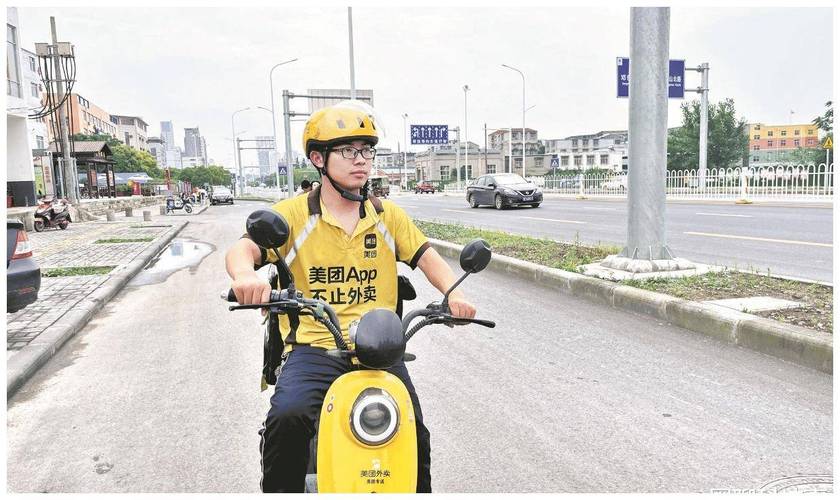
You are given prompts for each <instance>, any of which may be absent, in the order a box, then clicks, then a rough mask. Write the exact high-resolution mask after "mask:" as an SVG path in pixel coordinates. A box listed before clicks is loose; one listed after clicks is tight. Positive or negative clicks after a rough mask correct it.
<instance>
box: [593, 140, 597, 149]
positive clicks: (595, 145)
mask: <svg viewBox="0 0 840 500" xmlns="http://www.w3.org/2000/svg"><path fill="white" fill-rule="evenodd" d="M597 147H598V139H593V140H592V148H593V149H595V148H597Z"/></svg>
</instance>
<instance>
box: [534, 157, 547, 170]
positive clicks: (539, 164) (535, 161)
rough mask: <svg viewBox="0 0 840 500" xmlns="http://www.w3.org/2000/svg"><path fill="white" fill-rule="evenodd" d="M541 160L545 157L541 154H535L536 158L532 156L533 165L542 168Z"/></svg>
mask: <svg viewBox="0 0 840 500" xmlns="http://www.w3.org/2000/svg"><path fill="white" fill-rule="evenodd" d="M543 160H545V158H543V157H542V156H537V157H536V158H534V167H536V168H542V166H543Z"/></svg>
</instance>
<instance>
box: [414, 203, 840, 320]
mask: <svg viewBox="0 0 840 500" xmlns="http://www.w3.org/2000/svg"><path fill="white" fill-rule="evenodd" d="M414 222H415V223H416V224H417V227H418V228H420V230H421V231H423V234H425V235H426V236H428V237H429V238H435V239H439V240H444V241H449V242H452V243H457V244H459V245H464V244H466V243H469V242H470V241H472V240H474V239H475V238H482V239H484V240H485V241H487V243H488V244H489V245H490V248H492V249H493V253H495V254H499V255H507V256H508V257H513V258H515V259H520V260H525V261H528V262H533V263H535V264H541V265H544V266H547V267H553V268H557V269H563V270H565V271H570V272H573V273H579V272H580V269H579V266H582V265H585V264H590V263H593V262H598V261H600V260H602V259H603V258H604V257H606V256H607V255H612V254H617V253H618V252H620V251H621V249H620V248H619V247H617V246H608V245H595V246H588V245H582V244H580V242H579V241H577V238H576V240H575V241H574V242H573V243H563V242H558V241H553V240H546V239H540V238H532V237H529V236H520V235H515V234H510V233H506V232H503V231H491V230H484V229H477V228H473V227H469V226H465V225H460V224H444V223H438V222H429V221H424V220H419V219H415V221H414ZM621 284H622V285H628V286H633V287H636V288H641V289H643V290H650V291H653V292H659V293H664V294H667V295H671V296H674V297H678V298H681V299H686V300H693V301H698V302H702V301H706V300H720V299H734V298H746V297H774V298H777V299H784V300H791V301H794V302H799V303H801V304H802V307H799V308H796V309H783V310H775V311H764V312H755V313H751V314H755V315H757V316H762V317H765V318H771V319H774V320H776V321H781V322H783V323H788V324H792V325H797V326H803V327H805V328H810V329H812V330H817V331H821V332H826V333H833V332H832V328H833V326H834V322H833V314H834V301H833V292H834V289H833V287H830V286H826V285H820V284H813V283H805V282H802V281H796V280H788V279H783V278H774V277H772V276H765V275H761V274H751V273H744V272H738V271H735V270H725V271H721V272H711V273H706V274H701V275H698V276H689V277H685V278H656V279H649V280H623V281H622V282H621Z"/></svg>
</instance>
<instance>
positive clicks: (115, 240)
mask: <svg viewBox="0 0 840 500" xmlns="http://www.w3.org/2000/svg"><path fill="white" fill-rule="evenodd" d="M149 241H155V238H154V237H145V238H108V239H105V240H96V241H94V242H93V243H94V244H104V243H144V242H149Z"/></svg>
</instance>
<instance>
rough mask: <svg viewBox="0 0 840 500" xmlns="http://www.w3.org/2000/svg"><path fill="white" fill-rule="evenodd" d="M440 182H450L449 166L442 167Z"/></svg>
mask: <svg viewBox="0 0 840 500" xmlns="http://www.w3.org/2000/svg"><path fill="white" fill-rule="evenodd" d="M440 180H442V181H448V180H449V165H441V166H440Z"/></svg>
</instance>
